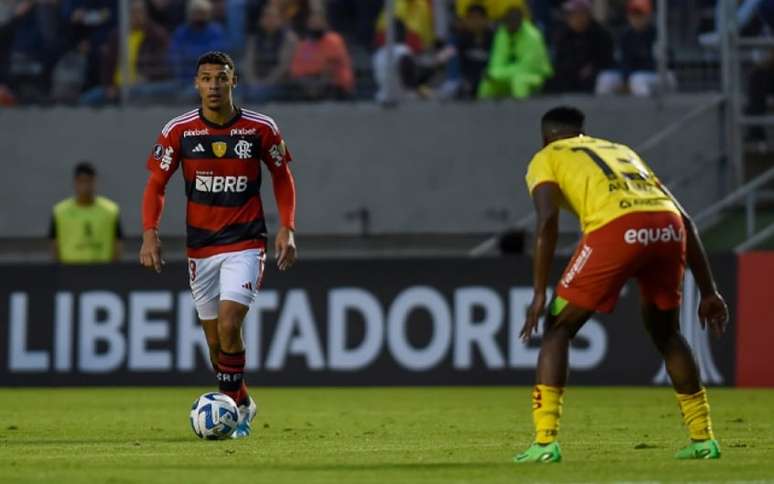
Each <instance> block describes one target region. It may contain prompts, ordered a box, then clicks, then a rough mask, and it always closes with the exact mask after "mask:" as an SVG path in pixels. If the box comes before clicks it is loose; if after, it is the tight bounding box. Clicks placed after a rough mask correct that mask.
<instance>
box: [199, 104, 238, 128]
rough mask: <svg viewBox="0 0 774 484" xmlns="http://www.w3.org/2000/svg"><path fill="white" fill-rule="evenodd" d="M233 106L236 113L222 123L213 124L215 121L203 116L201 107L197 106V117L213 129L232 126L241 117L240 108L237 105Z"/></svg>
mask: <svg viewBox="0 0 774 484" xmlns="http://www.w3.org/2000/svg"><path fill="white" fill-rule="evenodd" d="M234 108H235V109H236V114H235V115H234V117H233V118H231V119H229V120H228V121H226V122H225V123H224V124H215V123H213V122H211V121H209V120H208V119H207V118H205V117H204V113H203V112H202V108H199V119H201V120H202V122H203V123H204V124H206V125H207V126H209V127H210V128H213V129H226V128H230V127H231V126H233V125H234V124H235V123H236V122H237V121H239V120H240V119H241V118H242V110H241V109H240V108H239V107H237V106H234Z"/></svg>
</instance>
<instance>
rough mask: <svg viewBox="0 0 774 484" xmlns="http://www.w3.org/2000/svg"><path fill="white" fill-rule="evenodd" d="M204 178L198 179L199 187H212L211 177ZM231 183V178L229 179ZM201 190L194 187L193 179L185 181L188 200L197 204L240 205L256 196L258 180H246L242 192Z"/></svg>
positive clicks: (258, 186)
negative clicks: (245, 185)
mask: <svg viewBox="0 0 774 484" xmlns="http://www.w3.org/2000/svg"><path fill="white" fill-rule="evenodd" d="M203 178H204V180H203V181H200V187H202V188H206V189H210V190H212V189H213V181H212V177H209V178H208V177H203ZM231 182H232V183H234V182H233V180H232V181H231ZM220 190H221V191H218V192H213V191H203V190H197V189H196V181H195V180H190V181H189V180H186V181H185V193H186V196H187V197H188V200H189V201H191V202H193V203H198V204H199V205H208V206H211V207H241V206H242V205H244V204H246V203H247V202H248V201H249V200H250V199H251V198H255V197H257V196H258V191H259V190H260V181H258V180H251V181H248V182H247V187H246V188H245V190H244V191H243V192H235V191H228V192H226V191H222V190H223V188H220Z"/></svg>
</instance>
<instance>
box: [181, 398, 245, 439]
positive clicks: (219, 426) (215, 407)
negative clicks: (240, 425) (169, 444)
mask: <svg viewBox="0 0 774 484" xmlns="http://www.w3.org/2000/svg"><path fill="white" fill-rule="evenodd" d="M238 421H239V409H238V408H237V404H236V402H235V401H234V399H233V398H231V397H229V396H228V395H225V394H223V393H215V392H212V393H205V394H204V395H202V396H201V397H199V398H197V399H196V400H195V401H194V403H193V406H192V407H191V428H192V429H193V431H194V433H195V434H196V435H197V436H198V437H199V438H200V439H207V440H221V439H227V438H229V437H231V434H233V433H234V430H236V427H237V422H238Z"/></svg>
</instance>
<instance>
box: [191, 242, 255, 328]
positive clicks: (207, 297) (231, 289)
mask: <svg viewBox="0 0 774 484" xmlns="http://www.w3.org/2000/svg"><path fill="white" fill-rule="evenodd" d="M265 262H266V252H264V251H263V250H262V249H247V250H241V251H239V252H226V253H223V254H216V255H213V256H210V257H205V258H203V259H192V258H189V259H188V281H189V283H190V285H191V294H193V300H194V305H195V306H196V312H197V313H198V314H199V319H204V320H211V319H217V318H218V304H219V302H220V301H223V300H227V301H236V302H238V303H240V304H244V305H245V306H249V305H250V304H252V302H253V299H254V298H255V293H256V291H258V288H259V287H260V285H261V279H263V268H264V264H265Z"/></svg>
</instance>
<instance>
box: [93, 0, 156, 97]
mask: <svg viewBox="0 0 774 484" xmlns="http://www.w3.org/2000/svg"><path fill="white" fill-rule="evenodd" d="M129 29H130V32H129V42H128V46H129V80H128V81H127V84H128V85H129V86H134V85H136V84H140V83H150V82H158V81H162V80H164V79H167V78H168V76H169V68H168V63H167V51H168V49H169V35H168V34H167V32H166V31H165V30H164V28H163V27H161V26H160V25H158V24H156V23H155V22H153V21H152V20H151V19H150V18H149V16H148V10H147V7H146V4H145V1H144V0H131V4H130V6H129ZM118 41H119V31H118V29H114V30H113V32H112V33H111V34H110V36H109V37H108V41H107V44H106V45H105V47H104V49H103V55H102V72H101V74H102V75H101V85H100V86H97V87H94V88H92V89H91V90H89V91H88V92H86V93H84V94H83V96H82V97H81V103H82V104H88V105H101V104H105V103H112V102H115V101H117V100H118V94H119V88H120V86H121V85H122V84H123V79H122V75H121V66H120V65H119V63H118V59H119V42H118Z"/></svg>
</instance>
